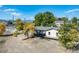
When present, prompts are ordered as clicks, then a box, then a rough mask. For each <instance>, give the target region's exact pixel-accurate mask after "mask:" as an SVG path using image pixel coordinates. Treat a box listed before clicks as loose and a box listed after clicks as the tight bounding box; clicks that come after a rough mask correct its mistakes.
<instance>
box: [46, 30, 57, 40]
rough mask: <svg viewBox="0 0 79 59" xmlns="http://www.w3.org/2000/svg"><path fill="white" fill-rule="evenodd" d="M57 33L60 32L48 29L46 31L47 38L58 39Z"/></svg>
mask: <svg viewBox="0 0 79 59" xmlns="http://www.w3.org/2000/svg"><path fill="white" fill-rule="evenodd" d="M57 33H58V31H57V30H48V31H46V35H45V36H46V37H47V38H53V39H58V36H57Z"/></svg>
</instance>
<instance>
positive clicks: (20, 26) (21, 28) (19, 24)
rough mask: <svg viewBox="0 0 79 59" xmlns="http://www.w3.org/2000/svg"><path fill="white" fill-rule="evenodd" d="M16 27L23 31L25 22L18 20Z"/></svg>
mask: <svg viewBox="0 0 79 59" xmlns="http://www.w3.org/2000/svg"><path fill="white" fill-rule="evenodd" d="M15 26H16V29H17V30H23V22H22V20H21V19H16V21H15Z"/></svg>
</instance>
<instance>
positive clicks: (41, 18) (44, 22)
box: [34, 11, 56, 26]
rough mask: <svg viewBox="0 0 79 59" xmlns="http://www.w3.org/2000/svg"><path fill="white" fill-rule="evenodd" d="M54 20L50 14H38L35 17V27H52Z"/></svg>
mask: <svg viewBox="0 0 79 59" xmlns="http://www.w3.org/2000/svg"><path fill="white" fill-rule="evenodd" d="M55 20H56V18H55V16H54V14H53V13H51V12H48V11H47V12H44V13H38V14H37V15H36V16H35V21H34V23H35V25H36V26H52V25H53V23H54V21H55Z"/></svg>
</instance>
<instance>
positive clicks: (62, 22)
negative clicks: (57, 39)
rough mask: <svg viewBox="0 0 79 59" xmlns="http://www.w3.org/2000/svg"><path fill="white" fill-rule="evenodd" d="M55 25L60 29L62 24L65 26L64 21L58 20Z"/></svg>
mask: <svg viewBox="0 0 79 59" xmlns="http://www.w3.org/2000/svg"><path fill="white" fill-rule="evenodd" d="M55 24H56V25H57V26H58V27H60V26H61V25H62V24H64V21H62V20H56V21H55Z"/></svg>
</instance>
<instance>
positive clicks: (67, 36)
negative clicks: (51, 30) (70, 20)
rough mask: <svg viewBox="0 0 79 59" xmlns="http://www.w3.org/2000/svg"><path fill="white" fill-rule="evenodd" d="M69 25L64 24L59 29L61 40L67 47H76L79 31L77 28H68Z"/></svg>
mask: <svg viewBox="0 0 79 59" xmlns="http://www.w3.org/2000/svg"><path fill="white" fill-rule="evenodd" d="M68 28H69V27H68V26H62V27H61V28H60V30H59V34H60V36H59V41H60V42H61V43H62V45H63V46H64V47H66V48H67V49H71V48H74V47H75V45H76V44H77V42H78V41H79V33H78V31H77V29H74V28H73V27H71V28H70V29H68Z"/></svg>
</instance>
